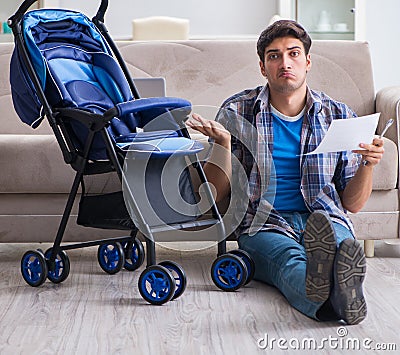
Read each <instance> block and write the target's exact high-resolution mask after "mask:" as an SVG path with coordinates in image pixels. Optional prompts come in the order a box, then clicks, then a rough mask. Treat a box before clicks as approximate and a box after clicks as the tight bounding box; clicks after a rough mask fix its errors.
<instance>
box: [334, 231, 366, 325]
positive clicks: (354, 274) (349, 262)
mask: <svg viewBox="0 0 400 355" xmlns="http://www.w3.org/2000/svg"><path fill="white" fill-rule="evenodd" d="M366 271H367V262H366V259H365V254H364V251H363V250H362V248H361V245H360V244H359V243H358V242H357V241H356V240H354V239H345V240H344V241H343V242H342V243H341V244H340V247H339V250H338V253H337V256H336V260H335V264H334V289H333V293H332V298H331V302H332V305H333V308H334V309H335V311H336V313H337V314H338V315H339V316H340V317H342V319H343V320H344V321H346V323H347V324H358V323H360V322H361V321H363V320H364V319H365V317H366V316H367V303H366V302H365V298H364V295H363V289H362V283H363V281H364V279H365V273H366Z"/></svg>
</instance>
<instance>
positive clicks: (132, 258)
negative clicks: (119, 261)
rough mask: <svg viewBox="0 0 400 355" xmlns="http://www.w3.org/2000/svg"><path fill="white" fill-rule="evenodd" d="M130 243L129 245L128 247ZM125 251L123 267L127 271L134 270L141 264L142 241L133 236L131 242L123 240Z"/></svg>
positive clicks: (142, 259)
mask: <svg viewBox="0 0 400 355" xmlns="http://www.w3.org/2000/svg"><path fill="white" fill-rule="evenodd" d="M130 245H132V246H131V247H129V246H130ZM122 246H123V248H124V251H125V264H124V268H125V269H126V270H128V271H135V270H136V269H138V268H139V267H140V266H142V264H143V261H144V257H145V254H144V248H143V244H142V242H141V241H140V240H139V239H138V238H135V239H134V240H133V241H132V242H131V241H129V242H125V243H123V244H122Z"/></svg>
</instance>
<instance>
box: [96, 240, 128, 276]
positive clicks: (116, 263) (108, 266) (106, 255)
mask: <svg viewBox="0 0 400 355" xmlns="http://www.w3.org/2000/svg"><path fill="white" fill-rule="evenodd" d="M97 260H98V261H99V265H100V267H101V268H102V269H103V270H104V271H105V272H106V273H107V274H110V275H113V274H116V273H117V272H118V271H120V270H121V269H122V266H123V265H124V263H125V254H124V249H123V248H122V245H121V243H118V242H115V243H105V244H101V245H100V246H99V249H98V252H97Z"/></svg>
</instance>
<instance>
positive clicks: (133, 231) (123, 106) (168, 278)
mask: <svg viewBox="0 0 400 355" xmlns="http://www.w3.org/2000/svg"><path fill="white" fill-rule="evenodd" d="M36 1H37V0H25V1H24V2H23V3H22V4H21V6H20V8H19V9H18V10H17V12H16V13H15V14H14V15H13V16H12V17H11V18H10V19H9V20H8V24H9V26H10V27H11V29H12V31H13V35H14V39H15V50H14V53H13V56H12V59H11V64H10V84H11V92H12V98H13V103H14V107H15V110H16V112H17V114H18V116H19V117H20V119H21V120H22V121H23V122H25V123H26V124H28V125H30V126H31V127H32V128H36V127H38V126H39V125H40V124H41V122H42V121H43V118H44V117H46V118H47V121H48V123H49V124H50V126H51V128H52V130H53V133H54V135H55V138H56V140H57V142H58V144H59V146H60V149H61V152H62V154H63V158H64V161H65V163H67V164H69V165H70V166H71V168H72V169H74V170H75V172H76V175H75V178H74V181H73V183H72V187H71V191H70V193H69V196H68V200H67V202H66V206H65V209H64V213H63V216H62V218H61V221H60V225H59V228H58V231H57V235H56V236H55V240H54V244H53V247H52V248H50V249H49V250H47V251H46V252H45V253H43V252H42V251H41V250H29V251H27V252H26V253H25V254H24V255H23V257H22V260H21V273H22V276H23V278H24V280H25V281H26V282H27V283H28V284H29V285H30V286H34V287H37V286H40V285H42V284H43V283H44V282H45V281H46V279H49V280H50V281H51V282H53V283H61V282H63V281H64V280H65V279H66V278H67V277H68V274H69V271H70V263H69V258H68V256H67V254H66V252H65V251H66V250H69V249H77V248H83V247H89V246H98V254H97V256H98V261H99V265H100V267H101V268H102V269H103V270H104V271H105V272H107V273H109V274H115V273H117V272H119V271H120V270H121V269H122V268H123V267H124V268H125V269H127V270H129V271H133V270H136V269H138V268H139V267H140V266H141V265H142V263H143V262H144V258H145V256H144V247H143V244H142V242H141V240H140V239H139V238H138V237H137V233H138V230H140V231H141V232H142V234H143V235H144V238H145V242H146V255H147V267H146V268H145V269H144V270H143V272H142V273H141V275H140V277H139V282H138V288H139V292H140V294H141V295H142V297H143V298H144V299H145V300H146V301H148V302H150V303H152V304H163V303H166V302H168V301H169V300H171V299H173V298H178V297H179V296H180V295H182V294H183V292H184V290H185V287H186V276H185V273H184V271H183V269H182V268H181V267H180V266H179V265H178V264H176V263H174V262H171V261H164V262H161V263H159V264H157V263H156V253H155V242H154V238H153V234H155V233H158V232H163V231H166V230H170V229H171V228H172V229H175V230H177V229H187V230H189V231H191V230H192V229H193V228H197V227H205V226H213V227H214V226H215V228H214V233H215V234H217V237H216V236H212V237H211V238H210V240H218V257H217V259H216V260H215V262H214V263H213V265H212V267H211V276H212V279H213V281H214V283H215V285H216V286H217V287H219V288H220V289H222V290H227V291H234V290H236V289H238V288H240V287H241V286H243V285H244V284H245V283H247V282H249V281H250V280H251V278H252V275H253V274H254V263H253V262H252V260H251V258H250V257H249V256H248V255H247V254H246V253H245V252H243V251H240V250H236V251H232V252H230V253H226V243H225V238H226V235H225V227H224V223H223V220H222V218H221V216H220V214H219V211H218V208H217V206H216V203H215V200H214V197H213V194H212V192H211V189H210V187H209V186H208V182H207V178H206V176H205V173H204V171H203V168H202V165H201V163H200V161H199V159H198V157H197V152H199V151H200V150H201V149H203V148H202V146H201V145H200V144H199V143H197V142H195V141H193V140H191V139H190V135H189V132H188V130H187V129H186V126H185V120H186V119H187V118H188V117H189V114H190V111H191V103H190V102H189V101H187V100H184V99H180V98H171V97H161V98H149V99H141V98H140V97H139V94H138V92H137V90H136V87H135V85H134V83H133V80H132V78H131V76H130V73H129V71H128V69H127V67H126V65H125V63H124V61H123V58H122V56H121V54H120V53H119V51H118V48H117V47H116V45H115V43H114V42H113V40H112V38H111V37H110V35H109V34H108V31H107V29H106V27H105V25H104V15H105V12H106V10H107V7H108V0H101V4H100V7H99V10H98V12H97V14H96V16H95V17H94V18H93V19H92V21H90V20H89V18H88V17H86V16H85V15H83V14H81V13H79V12H76V11H70V10H62V9H51V10H50V9H40V10H32V11H28V9H29V8H30V6H31V5H33V4H34V3H35V2H36ZM189 166H191V167H193V168H194V171H196V172H197V174H198V176H199V180H200V182H201V183H202V184H203V186H204V190H205V194H206V198H207V200H208V201H209V202H210V204H209V205H210V208H209V209H210V210H211V212H212V218H209V219H208V220H203V219H201V218H199V217H202V216H201V211H200V208H199V207H198V205H197V201H196V197H195V194H194V190H193V186H192V182H191V174H190V173H189ZM105 173H115V174H117V175H118V178H119V182H120V184H121V186H118V189H117V191H118V190H122V191H119V192H114V193H107V194H104V193H101V194H93V193H91V194H85V192H84V193H83V194H82V196H81V200H80V203H79V213H78V220H77V223H78V224H80V225H82V226H85V227H95V228H103V229H116V230H122V231H130V235H129V236H122V237H116V238H112V239H104V240H94V241H89V242H83V243H77V244H68V245H61V242H62V239H63V236H64V233H65V231H66V228H67V224H68V219H69V217H70V215H71V211H72V207H73V205H74V202H75V199H76V196H77V194H78V191H79V187H80V186H81V185H82V189H83V191H84V190H85V189H84V187H85V186H84V177H85V176H88V175H91V176H93V177H94V178H95V177H96V175H100V174H105Z"/></svg>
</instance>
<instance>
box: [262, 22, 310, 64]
mask: <svg viewBox="0 0 400 355" xmlns="http://www.w3.org/2000/svg"><path fill="white" fill-rule="evenodd" d="M288 36H292V37H295V38H297V39H298V40H300V41H301V43H303V46H304V50H305V53H306V55H307V54H308V53H309V51H310V47H311V38H310V36H309V34H308V33H307V31H306V30H305V29H304V28H303V27H302V26H301V25H300V24H299V23H297V22H296V21H293V20H278V21H276V22H274V23H272V24H271V25H269V26H268V27H267V28H266V29H265V30H264V31H263V32H261V34H260V37H259V38H258V41H257V54H258V56H259V57H260V60H261V61H262V62H264V59H265V48H267V47H268V46H269V45H270V44H271V43H272V41H274V40H275V39H276V38H280V37H288Z"/></svg>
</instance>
